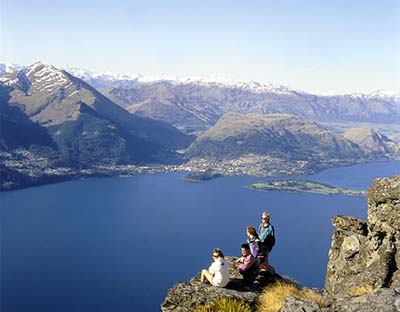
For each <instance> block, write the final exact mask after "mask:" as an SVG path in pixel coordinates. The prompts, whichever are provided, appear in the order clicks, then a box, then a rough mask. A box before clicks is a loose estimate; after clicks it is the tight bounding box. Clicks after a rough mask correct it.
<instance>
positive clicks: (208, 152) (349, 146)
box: [185, 113, 400, 175]
mask: <svg viewBox="0 0 400 312" xmlns="http://www.w3.org/2000/svg"><path fill="white" fill-rule="evenodd" d="M399 147H400V144H398V143H396V142H394V141H392V140H390V139H389V138H387V137H386V136H384V135H382V134H380V133H378V132H376V131H374V130H372V129H366V128H361V129H349V130H348V131H346V132H345V133H344V134H340V133H336V132H334V131H331V130H329V129H327V128H326V127H323V126H321V125H319V124H318V123H316V122H315V121H312V120H309V119H306V118H304V117H298V116H293V115H288V114H264V115H261V114H239V113H226V114H224V115H223V116H222V117H221V118H220V119H219V120H218V121H217V123H216V124H215V125H214V126H212V127H211V128H209V129H208V130H207V131H205V132H203V133H202V134H200V135H199V136H198V137H197V139H196V140H195V141H194V142H193V143H192V145H191V146H190V147H189V148H188V149H187V151H186V153H185V157H186V158H187V160H188V161H189V163H191V164H192V165H193V166H196V165H197V166H199V165H201V166H206V167H208V168H210V169H212V170H214V171H216V172H220V173H226V172H231V173H235V174H238V173H239V172H240V173H242V174H251V175H257V172H258V174H260V173H262V174H263V175H278V174H279V175H288V174H294V173H300V172H299V171H303V172H315V171H318V170H321V169H323V168H326V167H331V166H341V165H345V164H351V163H361V162H367V161H374V160H375V161H376V160H389V159H393V158H398V157H400V153H399V151H400V150H399ZM220 168H224V169H223V170H222V171H221V170H220Z"/></svg>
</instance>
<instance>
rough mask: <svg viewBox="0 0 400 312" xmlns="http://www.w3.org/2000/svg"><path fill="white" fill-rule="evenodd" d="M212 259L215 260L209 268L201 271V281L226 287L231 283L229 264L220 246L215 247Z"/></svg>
mask: <svg viewBox="0 0 400 312" xmlns="http://www.w3.org/2000/svg"><path fill="white" fill-rule="evenodd" d="M212 259H213V260H214V262H213V263H212V264H211V266H210V267H209V268H208V270H206V269H204V270H202V271H201V276H200V281H201V282H203V283H206V282H207V281H209V282H210V284H211V285H213V286H217V287H225V286H226V285H228V283H229V264H228V262H227V261H226V260H225V258H224V254H223V252H222V251H221V249H219V248H214V250H213V254H212Z"/></svg>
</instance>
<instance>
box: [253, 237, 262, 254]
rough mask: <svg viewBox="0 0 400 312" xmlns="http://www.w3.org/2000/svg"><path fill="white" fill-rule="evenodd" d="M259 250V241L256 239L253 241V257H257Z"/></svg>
mask: <svg viewBox="0 0 400 312" xmlns="http://www.w3.org/2000/svg"><path fill="white" fill-rule="evenodd" d="M259 251H260V241H259V240H258V239H257V240H256V241H255V242H254V255H253V256H254V258H257V256H258V252H259Z"/></svg>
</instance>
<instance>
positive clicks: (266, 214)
mask: <svg viewBox="0 0 400 312" xmlns="http://www.w3.org/2000/svg"><path fill="white" fill-rule="evenodd" d="M262 217H265V218H266V219H267V220H268V221H269V220H270V219H271V215H270V214H269V213H268V212H263V213H262Z"/></svg>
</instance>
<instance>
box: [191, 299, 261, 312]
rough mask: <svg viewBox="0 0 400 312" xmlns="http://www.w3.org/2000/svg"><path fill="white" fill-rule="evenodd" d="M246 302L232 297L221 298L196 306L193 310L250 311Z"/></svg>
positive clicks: (207, 311) (216, 311)
mask: <svg viewBox="0 0 400 312" xmlns="http://www.w3.org/2000/svg"><path fill="white" fill-rule="evenodd" d="M252 311H253V310H252V309H251V307H250V305H249V304H247V303H246V302H243V301H240V300H238V299H233V298H222V299H219V300H217V301H214V302H211V303H209V304H206V305H201V306H198V307H196V308H195V309H194V310H193V312H252Z"/></svg>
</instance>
